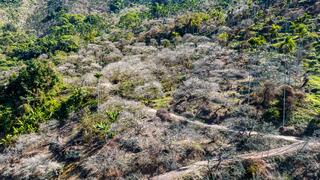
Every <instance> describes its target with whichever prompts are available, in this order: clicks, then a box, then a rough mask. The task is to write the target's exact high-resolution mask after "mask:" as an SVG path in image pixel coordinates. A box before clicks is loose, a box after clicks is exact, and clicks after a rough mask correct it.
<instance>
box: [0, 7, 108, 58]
mask: <svg viewBox="0 0 320 180" xmlns="http://www.w3.org/2000/svg"><path fill="white" fill-rule="evenodd" d="M104 28H105V24H104V21H103V19H102V18H101V17H99V16H97V15H88V16H83V15H76V14H64V13H63V14H60V15H59V16H58V17H57V23H56V24H55V25H54V26H52V27H51V28H50V30H49V32H48V33H47V34H46V35H45V36H43V37H41V38H38V37H36V36H34V35H32V34H26V33H24V32H23V31H20V30H17V29H16V28H15V27H14V26H13V25H11V24H6V25H4V26H3V27H2V31H1V32H0V39H1V43H0V50H1V51H2V53H4V54H7V55H8V56H9V57H11V58H13V59H15V58H16V59H23V60H28V59H32V58H36V57H38V56H39V55H41V54H54V53H55V52H56V51H65V52H71V51H77V50H78V49H79V48H80V44H81V43H82V42H83V41H93V40H94V38H95V37H96V36H98V35H99V34H100V32H101V31H102V30H104Z"/></svg>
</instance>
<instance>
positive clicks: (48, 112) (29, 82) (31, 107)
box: [0, 60, 62, 139]
mask: <svg viewBox="0 0 320 180" xmlns="http://www.w3.org/2000/svg"><path fill="white" fill-rule="evenodd" d="M61 85H62V83H61V80H60V77H59V75H58V73H57V72H56V71H55V70H54V67H53V65H52V64H51V63H48V62H42V61H38V60H33V61H29V62H27V65H26V67H23V68H22V69H21V70H20V72H19V75H18V76H17V77H12V79H11V80H10V82H9V84H8V85H6V86H4V87H1V88H0V91H1V94H0V104H1V105H0V131H1V132H2V133H1V134H0V137H1V138H6V139H7V137H12V135H17V134H22V133H29V132H35V131H37V129H38V127H39V123H40V122H43V121H46V120H48V119H50V118H51V117H52V115H53V114H54V112H55V111H56V110H57V109H58V107H59V106H60V102H59V100H58V98H57V93H58V92H59V90H60V87H61ZM10 139H11V138H10Z"/></svg>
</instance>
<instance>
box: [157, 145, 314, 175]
mask: <svg viewBox="0 0 320 180" xmlns="http://www.w3.org/2000/svg"><path fill="white" fill-rule="evenodd" d="M305 145H306V142H296V143H293V144H290V145H287V146H283V147H280V148H276V149H271V150H268V151H262V152H253V153H247V154H240V155H237V156H235V157H232V158H229V159H225V160H224V161H223V162H222V163H223V164H226V163H229V162H232V161H234V160H239V159H241V160H246V159H261V158H268V157H274V156H280V155H284V154H290V153H294V152H297V151H299V150H300V149H302V148H303V147H304V146H305ZM312 145H316V146H317V147H319V143H316V144H312ZM212 162H213V163H212ZM217 163H218V160H217V159H212V160H211V161H210V166H211V167H212V166H213V165H215V164H217ZM205 168H208V161H199V162H196V163H194V164H191V165H189V166H185V167H182V168H180V169H178V170H174V171H170V172H168V173H165V174H162V175H159V176H155V177H153V178H151V180H174V179H179V178H181V177H184V176H187V175H191V174H195V173H196V172H199V171H201V170H204V169H205Z"/></svg>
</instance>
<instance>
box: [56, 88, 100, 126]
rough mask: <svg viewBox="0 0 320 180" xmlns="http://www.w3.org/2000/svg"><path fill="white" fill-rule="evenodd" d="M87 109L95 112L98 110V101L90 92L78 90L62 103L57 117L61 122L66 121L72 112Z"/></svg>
mask: <svg viewBox="0 0 320 180" xmlns="http://www.w3.org/2000/svg"><path fill="white" fill-rule="evenodd" d="M85 107H89V108H90V110H92V111H95V110H96V108H97V101H96V100H95V96H94V95H92V94H91V93H89V91H87V90H84V89H81V88H76V89H75V90H74V91H73V92H72V93H71V95H70V96H69V97H68V98H67V99H66V100H65V101H63V102H62V103H61V106H60V107H59V109H58V110H57V111H56V112H55V117H56V118H57V119H59V120H62V121H64V120H66V119H67V118H69V115H70V113H71V112H75V111H79V110H81V109H83V108H85Z"/></svg>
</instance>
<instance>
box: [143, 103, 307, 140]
mask: <svg viewBox="0 0 320 180" xmlns="http://www.w3.org/2000/svg"><path fill="white" fill-rule="evenodd" d="M146 111H148V112H149V113H152V114H156V112H157V110H155V109H151V108H146ZM170 117H171V118H172V119H173V120H174V121H176V122H186V123H190V124H193V125H197V126H200V127H208V128H213V129H217V130H222V131H227V132H232V133H237V132H239V131H237V130H234V129H231V128H228V127H226V126H221V125H216V124H205V123H202V122H200V121H191V120H189V119H187V118H185V117H183V116H179V115H176V114H173V113H170ZM245 133H250V134H251V135H256V134H259V135H262V136H263V137H265V138H271V139H282V140H286V141H289V142H305V141H304V140H302V139H300V138H298V137H295V136H282V135H275V134H263V133H259V132H256V131H251V132H245Z"/></svg>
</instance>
